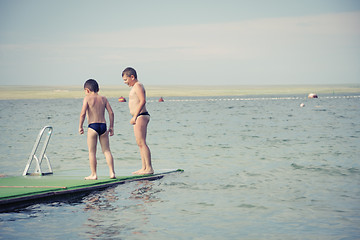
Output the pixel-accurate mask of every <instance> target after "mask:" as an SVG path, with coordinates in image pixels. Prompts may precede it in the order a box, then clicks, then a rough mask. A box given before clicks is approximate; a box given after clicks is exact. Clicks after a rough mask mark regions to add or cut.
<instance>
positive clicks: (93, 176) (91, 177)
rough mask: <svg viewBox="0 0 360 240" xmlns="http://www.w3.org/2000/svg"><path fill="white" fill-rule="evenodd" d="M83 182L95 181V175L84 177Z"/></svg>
mask: <svg viewBox="0 0 360 240" xmlns="http://www.w3.org/2000/svg"><path fill="white" fill-rule="evenodd" d="M85 180H97V176H96V175H90V176H88V177H85Z"/></svg>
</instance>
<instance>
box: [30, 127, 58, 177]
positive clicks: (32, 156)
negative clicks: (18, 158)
mask: <svg viewBox="0 0 360 240" xmlns="http://www.w3.org/2000/svg"><path fill="white" fill-rule="evenodd" d="M46 129H48V131H47V136H46V138H45V140H44V143H43V144H44V145H43V147H42V149H41V151H40V155H39V158H37V157H36V155H35V153H36V150H37V149H38V147H39V144H40V141H41V138H42V136H43V134H44V132H45V130H46ZM52 132H53V128H52V127H51V126H45V127H43V129H41V130H40V132H39V135H38V136H37V139H36V141H35V144H34V147H33V149H32V151H31V154H30V156H29V159H28V162H27V164H26V166H25V170H24V172H23V176H25V175H40V176H42V175H47V174H52V173H53V171H52V168H51V165H50V161H49V159H48V157H47V156H46V154H45V151H46V148H47V146H48V143H49V140H50V137H51V134H52ZM43 158H45V160H46V163H47V166H48V168H49V172H42V171H41V163H42V160H43ZM33 159H35V163H36V166H35V172H34V173H28V171H29V168H30V165H31V162H32V161H33Z"/></svg>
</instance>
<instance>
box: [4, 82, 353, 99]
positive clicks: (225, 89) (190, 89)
mask: <svg viewBox="0 0 360 240" xmlns="http://www.w3.org/2000/svg"><path fill="white" fill-rule="evenodd" d="M129 91H130V89H129V88H128V87H127V86H103V87H101V86H100V92H99V94H100V95H104V96H106V97H108V98H118V97H121V96H124V97H127V96H128V94H129ZM309 93H316V94H318V95H321V94H332V93H334V94H345V93H346V94H359V93H360V84H353V85H270V86H240V85H237V86H146V94H147V97H196V96H199V97H201V96H246V95H294V94H296V95H298V94H304V95H305V96H307V94H309ZM83 97H84V91H83V89H82V88H81V86H80V87H78V86H0V100H12V99H60V98H83Z"/></svg>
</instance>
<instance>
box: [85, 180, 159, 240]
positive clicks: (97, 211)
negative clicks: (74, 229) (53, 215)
mask: <svg viewBox="0 0 360 240" xmlns="http://www.w3.org/2000/svg"><path fill="white" fill-rule="evenodd" d="M129 185H131V187H130V186H126V187H125V190H126V191H125V192H124V191H123V190H124V186H123V185H121V186H119V187H114V188H109V189H106V190H105V191H101V192H96V193H92V194H90V195H89V196H87V197H85V198H84V199H83V200H82V202H83V203H84V204H85V207H84V211H85V212H86V215H87V216H88V218H87V221H86V222H85V223H84V224H83V227H84V229H86V230H85V235H86V237H89V238H93V237H99V238H116V237H120V236H122V235H124V234H125V235H130V236H131V235H139V236H141V235H142V234H143V229H144V227H145V226H146V225H147V224H148V223H149V221H150V219H149V215H150V212H148V211H147V205H148V204H150V203H154V202H158V201H160V199H159V198H158V197H157V196H156V193H158V192H160V191H161V190H159V189H157V190H154V189H153V186H154V183H153V182H152V181H137V182H134V183H131V184H129ZM119 188H120V189H119ZM130 212H131V213H130ZM127 214H129V216H128V215H127ZM134 215H135V216H134ZM135 222H136V227H134V226H133V224H134V223H135Z"/></svg>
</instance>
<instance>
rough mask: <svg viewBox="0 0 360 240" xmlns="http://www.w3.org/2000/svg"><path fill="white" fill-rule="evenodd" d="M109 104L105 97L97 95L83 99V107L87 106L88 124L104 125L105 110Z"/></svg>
mask: <svg viewBox="0 0 360 240" xmlns="http://www.w3.org/2000/svg"><path fill="white" fill-rule="evenodd" d="M108 105H109V102H108V100H107V99H106V97H103V96H100V95H98V94H91V95H88V96H86V97H85V98H84V104H83V108H84V106H87V109H85V111H86V110H87V119H88V124H91V123H106V120H105V109H106V108H108ZM83 110H84V109H83Z"/></svg>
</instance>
